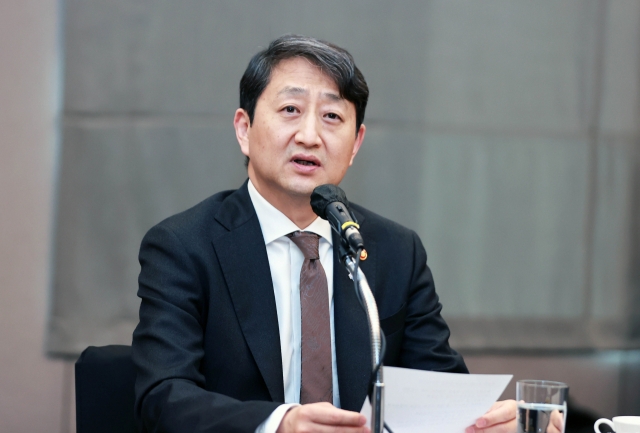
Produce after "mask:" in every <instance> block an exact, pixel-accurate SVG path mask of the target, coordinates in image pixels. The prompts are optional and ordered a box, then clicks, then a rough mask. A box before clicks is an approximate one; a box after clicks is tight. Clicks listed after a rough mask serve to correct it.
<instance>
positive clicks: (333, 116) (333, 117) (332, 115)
mask: <svg viewBox="0 0 640 433" xmlns="http://www.w3.org/2000/svg"><path fill="white" fill-rule="evenodd" d="M327 117H328V118H329V119H340V116H338V115H337V114H336V113H327Z"/></svg>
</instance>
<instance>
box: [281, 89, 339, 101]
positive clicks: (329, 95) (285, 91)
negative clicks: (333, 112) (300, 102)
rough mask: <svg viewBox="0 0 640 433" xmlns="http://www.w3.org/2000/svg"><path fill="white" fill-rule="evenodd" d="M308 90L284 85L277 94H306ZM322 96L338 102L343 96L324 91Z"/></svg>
mask: <svg viewBox="0 0 640 433" xmlns="http://www.w3.org/2000/svg"><path fill="white" fill-rule="evenodd" d="M308 93H309V91H308V90H307V89H305V88H302V87H292V86H286V87H285V88H283V89H282V90H280V91H279V92H278V95H292V96H296V95H306V94H308ZM322 97H323V98H326V99H330V100H332V101H335V102H340V101H343V100H344V98H342V97H341V96H340V95H337V94H335V93H331V92H324V93H323V94H322Z"/></svg>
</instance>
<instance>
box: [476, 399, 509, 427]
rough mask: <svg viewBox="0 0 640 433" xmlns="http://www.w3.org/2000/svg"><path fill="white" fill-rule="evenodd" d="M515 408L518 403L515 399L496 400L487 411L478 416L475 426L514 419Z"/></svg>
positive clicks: (484, 425)
mask: <svg viewBox="0 0 640 433" xmlns="http://www.w3.org/2000/svg"><path fill="white" fill-rule="evenodd" d="M517 409H518V405H517V403H516V401H515V400H504V401H498V402H496V403H495V404H494V405H493V406H491V409H489V412H487V413H485V414H484V415H482V416H481V417H480V418H478V420H477V421H476V427H479V428H486V427H491V426H493V425H497V424H502V423H506V422H508V421H511V420H515V418H516V411H517Z"/></svg>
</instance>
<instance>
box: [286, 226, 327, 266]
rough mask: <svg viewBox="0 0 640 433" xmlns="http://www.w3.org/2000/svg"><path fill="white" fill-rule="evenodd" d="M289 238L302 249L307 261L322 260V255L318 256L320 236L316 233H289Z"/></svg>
mask: <svg viewBox="0 0 640 433" xmlns="http://www.w3.org/2000/svg"><path fill="white" fill-rule="evenodd" d="M287 236H288V237H289V239H291V240H292V241H293V243H294V244H296V245H297V246H298V248H300V251H302V255H303V256H304V258H305V259H309V260H317V259H319V258H320V254H318V245H319V243H320V236H318V235H317V234H315V233H311V232H303V231H299V230H298V231H295V232H292V233H289V234H288V235H287Z"/></svg>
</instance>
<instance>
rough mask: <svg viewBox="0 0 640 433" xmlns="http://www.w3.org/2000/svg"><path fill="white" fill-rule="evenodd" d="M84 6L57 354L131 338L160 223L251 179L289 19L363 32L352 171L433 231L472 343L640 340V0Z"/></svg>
mask: <svg viewBox="0 0 640 433" xmlns="http://www.w3.org/2000/svg"><path fill="white" fill-rule="evenodd" d="M66 14H67V18H66V31H65V35H66V42H65V48H66V50H65V53H66V54H65V55H66V60H65V114H64V118H63V122H64V124H65V125H66V126H65V129H64V137H63V141H64V143H63V148H64V151H63V156H62V168H61V180H60V194H59V201H58V208H59V215H58V229H57V239H58V240H57V246H56V251H57V262H56V263H57V264H56V275H57V276H56V288H55V295H54V298H53V303H54V306H53V316H52V322H51V323H52V330H51V334H50V335H51V337H50V342H49V348H50V350H51V351H53V352H74V351H78V350H80V349H81V348H82V347H83V345H84V346H86V345H87V344H96V343H106V342H117V341H120V342H122V341H124V340H125V339H126V338H125V337H127V335H128V333H130V331H131V329H132V328H133V324H134V323H135V310H136V308H137V300H136V299H135V297H134V296H133V295H132V293H133V292H135V286H136V283H135V276H136V275H137V262H136V260H135V257H136V254H137V248H138V244H139V242H140V239H141V237H142V235H143V233H144V232H145V230H146V229H147V228H148V227H150V226H151V225H152V224H153V223H155V222H157V221H159V220H160V219H162V218H164V217H166V216H168V215H170V214H172V213H174V212H177V211H179V210H182V209H184V208H186V207H189V206H190V205H192V204H194V203H196V202H197V201H199V200H201V199H202V198H204V197H206V196H208V195H209V194H211V193H213V192H216V191H219V190H221V189H226V188H235V187H237V186H238V185H239V184H240V183H241V182H242V180H243V179H244V178H245V176H246V173H245V170H244V167H243V166H242V155H241V154H240V152H239V150H238V148H237V143H236V140H235V137H234V134H233V129H232V125H231V122H232V118H233V112H234V110H235V108H236V107H237V100H238V95H237V88H238V82H239V79H240V76H241V74H242V71H243V70H244V68H245V66H246V64H247V63H248V61H249V58H250V57H251V55H252V54H254V53H255V52H256V51H257V50H258V49H259V48H261V47H264V46H265V45H266V44H267V43H268V42H269V41H270V40H271V39H273V38H275V37H277V36H279V35H281V34H284V33H287V32H297V33H303V34H309V35H312V36H317V37H321V38H326V39H328V40H330V41H332V42H335V43H337V44H339V45H342V46H344V47H345V48H347V49H349V50H350V51H351V53H352V54H353V55H354V57H355V59H356V61H357V63H358V65H359V66H360V68H361V69H362V71H363V72H364V74H365V76H366V77H367V80H368V82H369V85H370V88H371V99H370V105H369V107H368V112H367V113H368V114H367V117H366V119H365V123H366V124H367V126H368V132H367V137H366V139H365V143H364V145H363V148H362V151H361V154H360V155H358V157H357V158H356V161H355V164H354V166H353V167H352V168H351V170H350V171H349V173H348V175H347V177H346V178H345V180H344V182H343V186H344V188H345V190H346V191H347V193H348V195H349V197H350V198H351V199H352V200H353V201H355V202H359V203H361V204H363V205H365V206H367V207H369V208H371V209H373V210H375V211H377V212H379V213H381V214H382V215H384V216H387V217H389V218H391V219H394V220H396V221H398V222H400V223H402V224H404V225H406V226H408V227H410V228H413V229H415V230H416V231H417V232H418V233H419V234H420V235H421V237H422V239H423V242H424V244H425V247H426V249H427V252H428V254H429V263H430V265H431V267H432V269H433V271H434V275H435V279H436V284H437V287H438V290H439V293H440V294H441V296H442V300H443V302H444V304H445V310H444V311H445V315H446V317H450V318H451V319H452V322H451V323H452V328H453V329H454V331H455V332H456V333H457V334H456V335H454V337H453V339H452V341H454V342H456V343H457V344H460V345H461V346H462V347H467V348H475V349H486V348H513V347H520V348H522V347H526V348H529V349H530V348H538V347H547V348H549V347H575V348H584V347H626V346H625V345H627V344H636V343H629V341H627V340H625V338H626V337H625V335H626V334H624V332H625V326H627V328H628V327H629V326H631V325H630V323H636V322H637V324H638V326H639V329H638V332H637V333H638V338H640V320H638V319H633V318H629V314H628V312H629V311H632V309H630V307H629V306H630V305H632V306H633V305H636V304H637V303H638V302H640V295H638V293H637V292H638V291H640V287H638V283H637V281H640V278H639V277H638V276H637V275H638V271H637V268H638V267H637V266H635V267H634V265H633V263H634V260H635V259H634V258H637V256H638V251H639V249H638V247H637V246H635V244H634V241H633V239H635V238H634V237H633V236H635V237H637V236H636V235H635V233H636V232H637V230H638V229H637V225H634V221H635V219H634V218H638V217H639V215H638V214H639V212H640V211H639V210H638V206H637V202H638V199H637V198H636V196H637V195H638V194H639V193H640V192H639V188H638V184H639V182H638V179H639V175H638V172H639V170H640V163H638V157H637V155H638V148H639V147H638V142H639V131H638V126H637V125H638V114H639V113H638V111H639V110H640V109H639V106H640V102H639V101H638V83H639V78H638V77H639V75H638V71H639V70H640V67H639V66H638V65H640V61H639V59H638V48H637V43H636V42H637V39H638V35H639V34H640V33H639V32H640V23H639V22H638V20H640V6H638V3H637V2H631V1H626V0H625V1H619V2H607V1H601V0H563V1H553V2H552V1H548V2H511V1H507V0H487V1H484V2H474V1H463V0H433V1H427V2H419V1H414V2H409V3H404V4H403V6H402V7H399V6H398V4H394V3H390V2H384V1H375V2H373V1H365V0H357V1H353V2H346V3H345V2H340V1H338V0H329V1H326V2H313V1H310V0H305V1H301V2H292V1H287V0H277V1H273V2H258V1H252V2H242V3H239V2H235V3H232V2H225V1H206V0H188V1H184V2H174V1H168V0H160V1H150V0H138V1H133V2H131V1H125V0H113V1H110V2H100V1H97V0H95V1H79V0H69V1H67V2H66ZM636 261H637V260H636ZM634 272H635V273H634ZM93 293H95V296H94V295H93ZM110 300H112V301H113V302H112V303H111V304H109V301H110ZM107 304H108V305H107ZM94 318H95V319H96V320H95V321H94V322H95V323H94V322H91V320H92V319H94ZM620 318H623V319H624V318H627V319H628V320H627V321H626V322H624V320H623V322H621V321H620ZM634 320H635V322H634ZM89 322H91V323H89ZM558 327H560V328H562V329H563V330H564V332H563V333H561V334H560V335H557V334H558V333H557V332H556V329H558ZM623 334H624V335H623ZM523 336H525V337H531V338H528V339H526V341H524V339H523ZM631 340H632V339H631ZM523 341H524V342H523ZM633 341H635V340H633ZM124 342H126V341H124Z"/></svg>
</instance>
